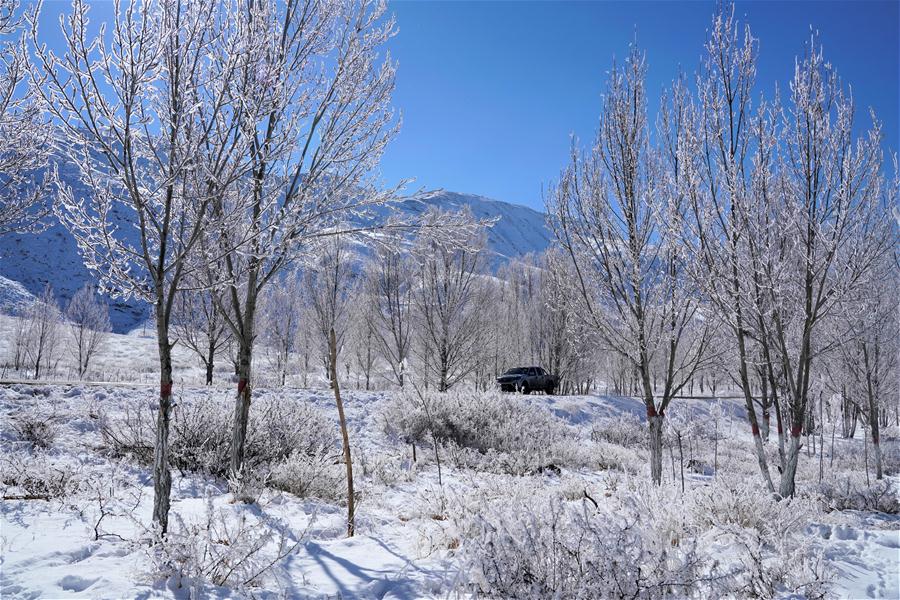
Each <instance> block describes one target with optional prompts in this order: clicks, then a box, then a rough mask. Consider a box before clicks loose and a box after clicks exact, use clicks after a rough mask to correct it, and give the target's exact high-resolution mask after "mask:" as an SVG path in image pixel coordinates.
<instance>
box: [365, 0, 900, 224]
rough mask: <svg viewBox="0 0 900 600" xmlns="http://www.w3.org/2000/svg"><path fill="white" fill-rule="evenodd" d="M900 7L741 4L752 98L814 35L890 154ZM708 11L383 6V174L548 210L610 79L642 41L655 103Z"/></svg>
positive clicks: (405, 1) (569, 5)
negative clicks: (754, 73)
mask: <svg viewBox="0 0 900 600" xmlns="http://www.w3.org/2000/svg"><path fill="white" fill-rule="evenodd" d="M898 7H900V3H898V2H897V1H896V0H892V1H888V2H866V1H862V2H841V1H829V2H812V1H806V2H774V1H772V2H758V1H757V2H738V3H737V4H736V14H737V15H738V16H739V17H741V18H742V19H743V18H746V21H747V22H749V24H750V26H751V29H752V31H753V32H754V35H755V36H756V37H757V38H759V40H760V54H759V70H758V77H757V88H758V90H760V91H765V92H766V94H767V95H770V93H771V91H772V90H773V89H774V84H775V82H776V81H778V82H779V85H780V86H781V87H782V89H786V83H787V81H788V80H789V78H790V76H791V73H792V70H793V65H794V57H795V56H797V55H798V54H800V53H802V52H803V47H804V43H805V42H806V41H807V40H808V38H809V32H810V26H813V27H815V28H816V29H818V31H819V33H820V41H821V43H822V45H823V47H824V50H825V58H826V60H828V61H830V62H831V63H832V64H833V65H834V66H835V68H836V69H837V71H838V73H839V74H840V76H841V77H842V79H843V80H844V81H845V82H847V83H849V84H851V85H852V89H853V94H854V97H855V99H856V102H857V105H858V107H859V108H861V109H864V110H862V111H860V112H858V120H862V119H864V120H865V123H866V124H867V123H868V115H867V111H866V110H865V109H867V108H868V107H872V108H874V109H875V111H876V113H877V114H878V117H879V118H880V119H881V121H882V122H883V124H884V137H885V148H886V149H891V150H895V149H897V148H898V128H900V125H898V103H900V99H898V78H900V76H898V71H900V65H898V54H900V50H898V21H900V11H898ZM714 9H715V4H714V3H713V2H687V1H678V2H662V1H656V2H449V1H443V2H419V1H412V0H400V1H393V2H391V3H390V4H389V10H391V11H392V12H393V13H394V14H395V16H396V18H397V22H398V26H399V29H400V32H399V34H398V36H397V37H396V38H394V39H393V40H392V41H391V44H390V50H391V53H392V55H393V58H394V59H395V60H397V61H399V70H398V75H397V90H396V93H395V95H394V104H395V106H396V107H397V108H398V109H400V110H401V111H402V113H403V130H402V131H401V133H400V135H399V137H398V138H397V139H396V140H395V141H394V142H393V143H392V145H391V146H390V147H389V148H388V151H387V153H386V155H385V157H384V160H383V162H382V172H383V175H384V178H385V179H386V180H387V181H389V182H394V181H397V180H399V179H401V178H404V177H416V179H417V181H416V183H415V184H413V187H414V188H418V187H425V188H428V189H434V188H445V189H447V190H452V191H459V192H470V193H476V194H480V195H484V196H489V197H492V198H496V199H499V200H506V201H508V202H514V203H518V204H525V205H528V206H531V207H533V208H537V209H541V210H542V209H543V201H542V199H541V189H542V185H543V186H546V184H547V183H548V182H549V181H551V180H552V179H554V178H555V177H556V176H557V175H558V173H559V171H560V169H561V168H562V167H563V166H564V165H565V162H566V157H567V153H568V149H569V143H570V142H569V135H570V133H575V134H576V135H577V136H579V137H580V138H581V139H582V140H583V141H585V142H587V141H589V140H590V139H592V138H593V135H594V131H595V128H596V125H597V119H598V115H599V102H600V95H601V92H602V89H603V85H604V79H605V76H606V75H605V74H606V72H607V71H608V69H609V68H610V66H611V64H612V61H613V58H614V57H618V58H620V59H621V58H622V57H623V56H624V55H625V53H626V52H627V49H628V44H629V42H630V41H632V40H633V39H634V37H635V34H636V35H637V40H638V43H639V44H640V46H641V47H642V48H644V49H645V50H646V52H647V58H648V63H649V73H648V78H649V80H648V92H649V93H650V94H651V96H657V95H658V93H659V92H661V91H662V89H663V88H664V87H665V86H666V85H668V84H669V83H670V82H671V80H672V78H673V76H674V75H675V74H676V72H677V70H678V68H679V66H680V67H681V68H682V69H684V70H685V71H686V72H688V73H693V72H694V71H695V69H696V68H697V66H698V65H699V60H700V56H701V53H702V49H703V43H704V41H705V39H706V30H707V28H708V27H709V24H710V21H711V16H712V13H713V11H714Z"/></svg>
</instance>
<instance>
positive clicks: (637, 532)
mask: <svg viewBox="0 0 900 600" xmlns="http://www.w3.org/2000/svg"><path fill="white" fill-rule="evenodd" d="M570 488H571V489H570ZM572 489H575V488H574V487H573V486H571V485H568V486H561V488H560V490H559V493H558V494H552V493H549V492H547V491H545V492H543V493H541V492H538V493H534V492H533V490H532V492H531V493H530V494H527V495H522V494H518V495H517V496H516V497H515V498H514V499H513V498H511V497H510V495H509V494H507V495H506V496H503V495H496V496H494V497H491V496H487V495H486V496H483V497H481V498H479V499H477V500H476V501H472V500H469V501H468V502H467V503H466V504H465V505H463V506H462V508H460V507H459V506H456V507H454V508H455V509H456V511H457V513H458V515H459V516H458V517H457V519H458V525H457V526H458V529H459V531H458V536H459V537H460V538H461V539H463V540H465V542H464V543H463V545H462V548H461V552H462V558H463V561H464V564H465V565H466V567H467V569H466V570H465V572H466V573H467V578H466V579H467V583H468V584H469V585H470V586H471V587H472V588H474V589H473V590H472V591H476V592H478V593H481V594H485V595H488V596H496V597H516V598H543V597H558V598H584V597H635V598H658V597H672V596H674V597H696V598H705V597H735V596H738V597H745V596H750V597H776V596H782V595H789V594H798V595H803V596H805V597H819V596H822V595H824V594H825V593H827V591H828V585H829V575H828V573H827V572H826V571H825V562H824V560H823V555H822V553H821V551H820V548H819V547H818V546H817V545H816V543H815V541H814V540H813V538H811V537H809V536H807V535H806V534H805V531H804V527H805V525H806V523H807V522H808V521H809V519H810V518H811V517H812V515H813V514H815V511H816V509H815V506H814V503H813V502H811V501H808V500H797V501H782V502H778V501H776V500H774V499H772V498H771V497H770V496H769V495H767V494H765V493H764V492H761V491H759V488H758V486H750V485H747V484H743V483H741V482H739V481H735V482H722V483H719V482H717V483H716V484H715V485H712V486H698V487H695V488H692V489H689V490H688V491H687V492H685V493H684V494H681V493H680V492H679V491H678V489H677V488H675V487H673V486H661V487H660V486H655V485H652V484H651V483H650V482H649V481H647V480H646V479H645V478H643V477H630V476H628V475H627V474H621V475H620V476H619V477H618V479H617V482H616V484H615V485H614V486H612V487H607V491H606V492H605V493H603V494H602V495H601V494H600V493H593V494H591V497H587V496H585V494H584V493H583V492H582V494H581V498H577V494H573V493H572ZM563 498H572V500H574V501H569V502H566V501H565V500H563ZM576 498H577V500H576ZM598 501H599V502H598ZM595 502H597V504H595Z"/></svg>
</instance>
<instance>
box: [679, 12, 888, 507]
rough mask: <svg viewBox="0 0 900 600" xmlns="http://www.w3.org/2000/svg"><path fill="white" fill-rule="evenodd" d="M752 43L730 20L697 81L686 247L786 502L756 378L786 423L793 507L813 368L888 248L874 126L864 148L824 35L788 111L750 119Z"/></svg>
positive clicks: (784, 471)
mask: <svg viewBox="0 0 900 600" xmlns="http://www.w3.org/2000/svg"><path fill="white" fill-rule="evenodd" d="M732 12H733V11H732ZM756 45H757V44H756V40H755V39H754V38H753V37H752V35H751V34H750V31H749V29H747V28H745V29H744V31H743V34H740V32H739V28H738V26H737V24H736V23H735V20H734V18H733V14H729V13H728V11H727V9H725V8H723V9H720V11H719V12H718V13H717V15H716V16H715V18H714V21H713V27H712V29H711V33H710V37H709V40H708V41H707V53H706V58H705V59H704V63H703V65H704V67H703V71H702V73H701V74H700V76H699V77H698V86H697V87H698V90H699V103H698V104H699V110H700V115H699V117H698V119H697V120H696V123H697V125H696V130H697V133H696V134H695V135H694V136H693V138H694V139H696V140H698V145H697V148H696V151H695V152H691V153H687V154H685V157H687V158H690V157H700V158H699V159H696V158H695V160H696V162H697V164H698V165H699V167H698V168H697V169H696V172H697V173H698V174H699V177H700V180H701V182H702V184H701V185H700V186H698V187H697V188H695V189H696V190H697V192H696V193H694V194H692V196H691V200H692V219H693V221H694V222H695V225H694V228H693V229H692V231H691V234H690V235H689V236H688V237H689V239H690V240H691V241H690V242H689V244H691V245H693V247H694V249H695V251H696V255H697V257H698V260H697V261H695V262H694V263H693V265H694V266H695V267H696V270H695V271H694V273H693V275H694V277H693V279H694V281H695V282H697V284H698V285H699V286H701V287H702V288H703V290H704V292H705V295H706V296H707V298H708V299H709V301H710V303H711V304H712V305H713V306H715V308H716V312H717V314H718V317H719V318H720V319H721V320H722V321H723V323H725V324H726V326H727V328H728V329H729V330H730V331H731V332H732V336H733V340H734V347H735V351H734V355H735V362H736V363H737V370H738V378H737V379H738V382H739V384H740V387H741V389H742V392H743V394H744V397H745V405H746V408H747V416H748V420H749V421H750V426H751V431H752V433H753V436H754V441H755V446H756V450H757V457H758V462H759V466H760V471H761V473H762V475H763V478H764V480H765V482H766V485H767V486H768V488H769V489H770V490H772V491H776V487H775V485H774V484H773V482H772V478H771V475H770V473H769V468H768V464H767V460H766V455H765V452H764V449H763V444H762V439H761V433H760V427H759V419H758V417H757V415H756V410H755V402H754V399H753V396H754V391H755V390H754V380H755V379H757V378H758V377H759V376H762V377H764V378H765V379H767V395H769V396H771V399H772V404H773V407H774V409H775V412H776V416H777V418H778V419H779V427H778V430H779V450H780V452H779V455H780V457H781V465H780V471H781V478H780V481H779V484H778V486H777V492H778V493H779V494H780V495H781V496H790V495H792V494H793V493H794V478H795V473H796V469H797V461H798V460H799V454H800V452H799V450H800V436H801V433H802V432H803V431H804V425H805V421H806V419H807V418H808V416H809V415H810V406H811V404H810V398H811V393H810V390H811V385H812V382H813V380H814V379H815V377H814V368H815V365H816V361H818V360H820V358H821V352H823V351H824V350H825V349H827V348H826V345H825V344H823V343H821V338H822V334H823V333H824V330H823V325H824V323H825V322H826V321H827V319H828V317H829V315H832V314H833V313H834V311H835V310H837V309H838V308H839V307H840V306H841V305H842V304H843V303H844V302H845V301H847V300H848V299H850V298H852V297H854V294H855V293H857V291H858V289H859V287H860V285H861V284H862V282H863V281H865V279H866V273H867V272H868V271H869V270H870V269H871V267H872V265H873V264H875V262H876V261H877V260H878V257H879V256H881V255H883V254H884V253H885V252H886V251H887V249H888V248H890V247H892V241H891V236H890V235H889V234H888V232H886V230H885V225H886V224H889V223H890V219H889V217H888V213H887V211H886V210H885V209H884V207H883V206H882V202H881V186H882V175H881V150H880V140H881V136H880V130H879V126H878V125H877V123H876V124H875V125H874V126H873V128H872V129H871V130H870V131H869V132H868V133H867V134H865V135H864V136H863V137H862V138H859V139H854V135H853V121H854V112H855V109H854V105H853V101H852V99H851V98H850V97H849V95H847V94H845V92H844V91H843V89H842V86H841V84H840V82H839V80H838V79H837V76H836V75H835V74H834V72H833V70H832V68H831V67H830V65H827V64H826V63H825V61H824V59H823V56H822V53H821V50H820V49H819V48H817V42H816V40H815V37H813V39H812V40H810V43H809V45H808V46H807V52H806V55H805V56H804V57H803V58H802V59H799V60H798V61H797V63H796V65H795V70H794V76H793V78H792V80H791V85H790V94H789V97H788V101H787V103H786V105H785V106H784V107H782V106H780V105H779V104H778V103H775V104H771V105H770V104H766V103H765V102H761V103H760V105H759V106H758V107H757V108H756V109H753V108H752V106H751V98H752V95H753V84H754V79H755V76H756ZM782 421H784V425H782ZM786 433H789V437H788V439H785V434H786Z"/></svg>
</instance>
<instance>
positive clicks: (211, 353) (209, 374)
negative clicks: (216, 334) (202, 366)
mask: <svg viewBox="0 0 900 600" xmlns="http://www.w3.org/2000/svg"><path fill="white" fill-rule="evenodd" d="M215 355H216V343H215V340H210V342H209V348H207V352H206V385H212V382H213V361H214V360H215V358H216V356H215Z"/></svg>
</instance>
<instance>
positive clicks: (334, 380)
mask: <svg viewBox="0 0 900 600" xmlns="http://www.w3.org/2000/svg"><path fill="white" fill-rule="evenodd" d="M328 352H329V354H330V358H331V360H330V362H331V388H332V389H333V390H334V401H335V403H337V409H338V419H339V420H340V423H341V438H342V439H343V444H344V464H345V465H346V466H347V537H353V530H354V529H355V519H356V515H355V512H354V502H353V461H352V460H351V457H350V436H349V434H348V433H347V419H346V418H345V417H344V403H343V402H341V386H340V384H339V383H338V377H337V339H336V337H335V335H334V327H332V328H331V331H330V332H329V335H328Z"/></svg>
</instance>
